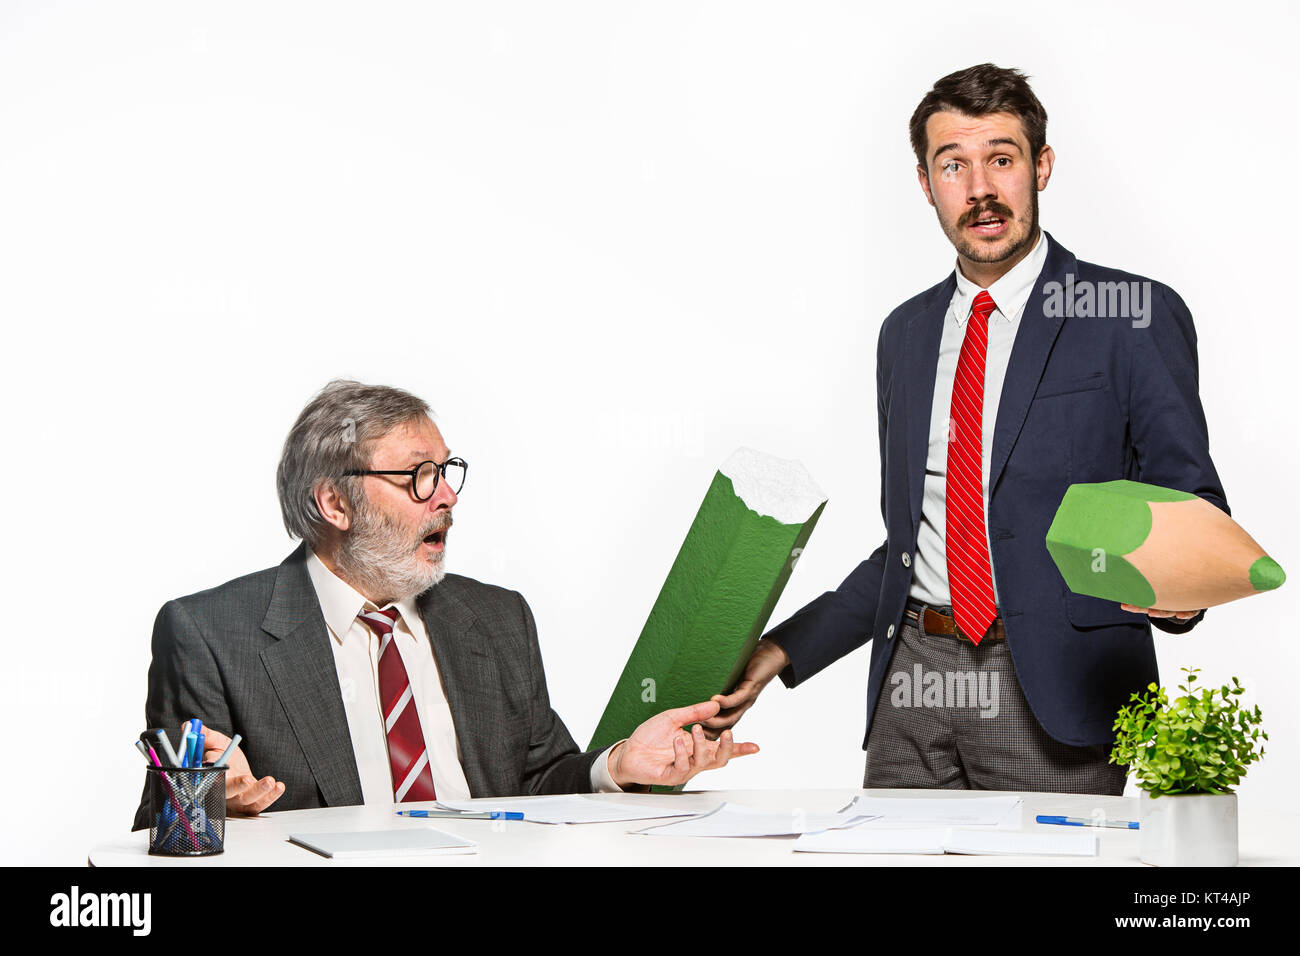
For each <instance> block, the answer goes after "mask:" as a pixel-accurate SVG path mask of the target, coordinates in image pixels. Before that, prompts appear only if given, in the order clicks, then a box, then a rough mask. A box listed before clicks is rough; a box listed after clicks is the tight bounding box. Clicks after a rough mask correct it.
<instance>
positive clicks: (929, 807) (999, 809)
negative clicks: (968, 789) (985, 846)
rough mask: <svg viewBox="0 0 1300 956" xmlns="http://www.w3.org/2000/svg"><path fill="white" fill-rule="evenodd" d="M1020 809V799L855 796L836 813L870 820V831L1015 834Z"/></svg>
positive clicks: (1018, 825) (1003, 797)
mask: <svg viewBox="0 0 1300 956" xmlns="http://www.w3.org/2000/svg"><path fill="white" fill-rule="evenodd" d="M1021 805H1022V801H1021V799H1020V798H1019V797H1017V796H1014V795H1012V796H1002V797H932V798H926V797H868V796H859V797H855V798H854V799H853V802H852V803H850V804H849V805H848V806H847V807H845V808H844V809H843V810H842V811H840V812H841V813H858V814H863V815H866V816H870V817H874V818H875V819H873V820H872V821H871V822H870V823H869V824H868V826H870V827H871V828H872V829H884V828H886V827H902V828H905V829H909V830H914V829H935V828H941V829H947V828H949V827H972V826H988V827H1000V828H1002V829H1011V830H1018V829H1020V809H1021Z"/></svg>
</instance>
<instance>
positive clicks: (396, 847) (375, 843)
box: [289, 827, 478, 860]
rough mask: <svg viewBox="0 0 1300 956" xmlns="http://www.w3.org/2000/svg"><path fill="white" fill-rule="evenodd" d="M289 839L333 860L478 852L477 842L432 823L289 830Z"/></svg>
mask: <svg viewBox="0 0 1300 956" xmlns="http://www.w3.org/2000/svg"><path fill="white" fill-rule="evenodd" d="M289 842H290V843H296V844H297V845H298V846H300V847H303V848H305V849H308V850H311V851H313V852H315V853H319V854H320V855H321V856H328V857H330V858H331V859H335V860H349V859H360V858H364V857H372V856H428V855H433V856H437V855H446V854H451V853H477V852H478V844H477V843H473V842H471V841H469V840H464V839H462V838H460V837H458V836H453V835H452V834H450V833H444V832H442V831H441V830H435V829H433V828H432V827H403V828H402V829H400V830H361V831H357V832H346V833H292V834H290V835H289Z"/></svg>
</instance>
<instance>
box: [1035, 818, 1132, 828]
mask: <svg viewBox="0 0 1300 956" xmlns="http://www.w3.org/2000/svg"><path fill="white" fill-rule="evenodd" d="M1034 821H1035V822H1037V823H1056V824H1059V825H1061V826H1065V827H1112V828H1114V829H1117V830H1138V829H1141V827H1140V826H1139V825H1138V823H1137V821H1136V820H1091V819H1088V818H1087V817H1051V816H1037V817H1034Z"/></svg>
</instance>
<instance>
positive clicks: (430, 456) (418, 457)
mask: <svg viewBox="0 0 1300 956" xmlns="http://www.w3.org/2000/svg"><path fill="white" fill-rule="evenodd" d="M406 457H407V459H408V460H409V461H412V462H421V461H438V458H437V456H436V455H434V453H433V452H431V451H429V450H428V449H425V448H417V449H415V450H414V451H412V452H409V453H408V454H407V456H406ZM450 457H451V449H450V448H448V449H447V458H450ZM447 458H444V459H443V460H442V461H446V460H447ZM442 461H438V464H440V465H441V464H442Z"/></svg>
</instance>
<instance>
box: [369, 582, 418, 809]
mask: <svg viewBox="0 0 1300 956" xmlns="http://www.w3.org/2000/svg"><path fill="white" fill-rule="evenodd" d="M399 613H400V612H399V611H398V610H397V608H395V607H390V608H388V609H387V610H385V611H362V612H361V613H360V614H358V615H357V617H358V618H360V619H361V622H362V623H363V624H366V625H367V626H369V627H370V629H371V630H372V631H374V632H375V633H376V634H378V635H379V641H380V644H379V702H380V705H381V706H382V709H383V713H384V729H385V730H386V731H387V734H388V763H389V766H390V767H391V768H392V771H393V802H394V803H409V802H412V801H415V800H436V799H437V795H436V794H435V793H434V790H433V771H432V770H430V769H429V752H428V750H426V749H425V746H424V731H423V730H421V729H420V715H419V714H417V713H416V712H415V698H413V697H412V696H411V681H410V679H409V678H408V677H407V676H406V666H405V665H404V664H403V663H402V655H401V654H399V653H398V651H397V645H396V643H394V641H393V625H394V624H395V623H396V622H397V616H398V614H399Z"/></svg>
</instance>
